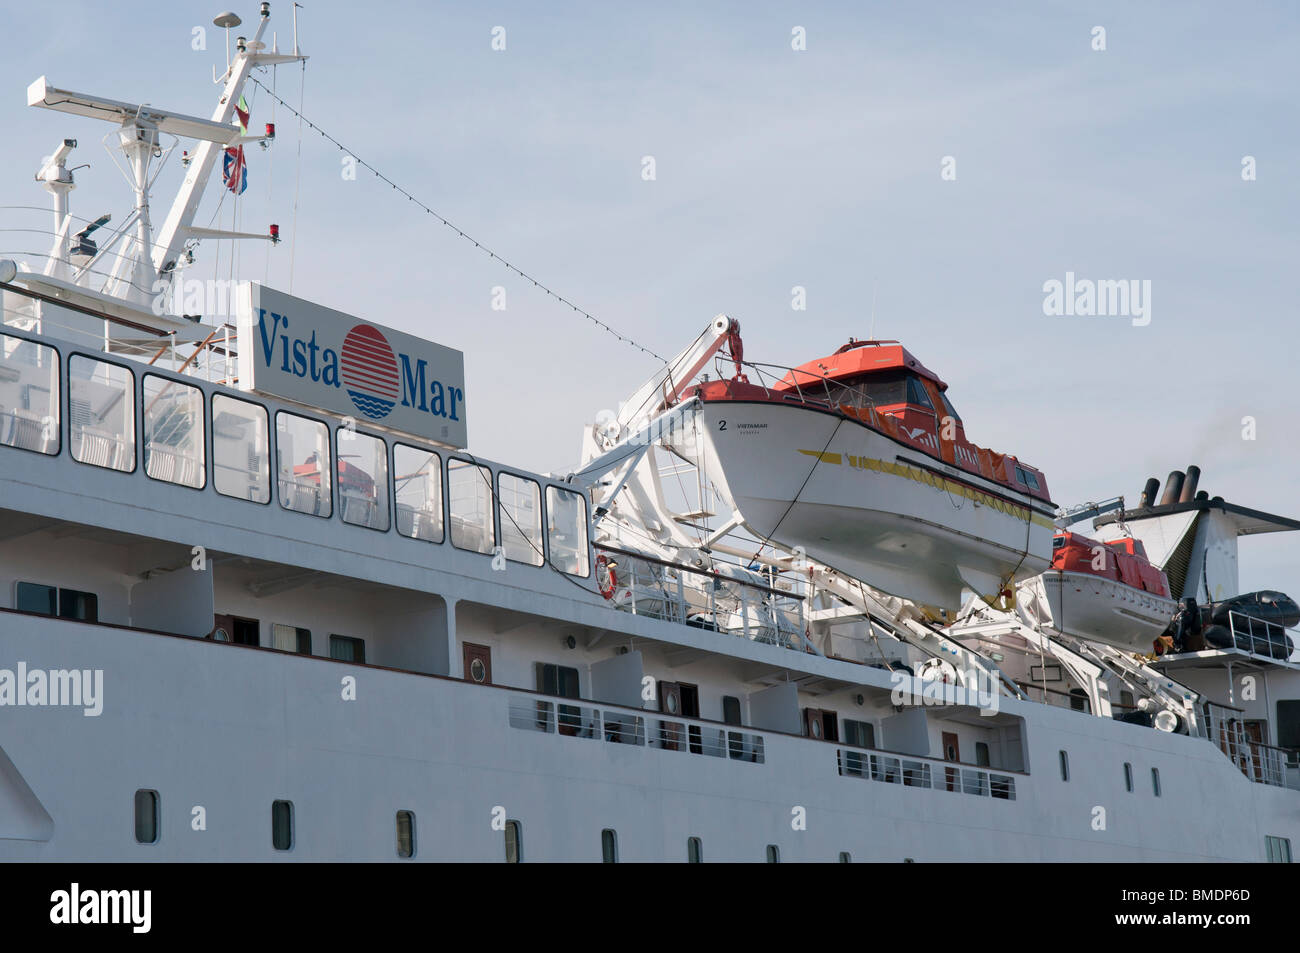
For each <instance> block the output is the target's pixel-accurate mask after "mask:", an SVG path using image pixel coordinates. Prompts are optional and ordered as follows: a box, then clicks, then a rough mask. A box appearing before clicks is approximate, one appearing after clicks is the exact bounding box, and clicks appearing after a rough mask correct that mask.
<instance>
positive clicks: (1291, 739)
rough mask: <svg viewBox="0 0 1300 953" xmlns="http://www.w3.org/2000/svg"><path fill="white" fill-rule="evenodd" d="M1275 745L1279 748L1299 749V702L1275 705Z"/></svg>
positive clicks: (1285, 702)
mask: <svg viewBox="0 0 1300 953" xmlns="http://www.w3.org/2000/svg"><path fill="white" fill-rule="evenodd" d="M1277 744H1278V747H1280V748H1300V700H1295V699H1292V700H1290V701H1280V702H1278V703H1277Z"/></svg>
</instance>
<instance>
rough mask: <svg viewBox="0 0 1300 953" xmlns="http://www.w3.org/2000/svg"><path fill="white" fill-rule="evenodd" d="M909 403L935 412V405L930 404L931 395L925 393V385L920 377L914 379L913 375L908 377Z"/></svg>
mask: <svg viewBox="0 0 1300 953" xmlns="http://www.w3.org/2000/svg"><path fill="white" fill-rule="evenodd" d="M907 402H908V403H909V404H919V405H920V406H922V407H928V408H929V409H930V410H934V404H932V403H930V395H929V394H927V393H926V392H925V385H924V384H922V383H921V379H920V378H919V377H913V376H912V375H911V374H909V375H907Z"/></svg>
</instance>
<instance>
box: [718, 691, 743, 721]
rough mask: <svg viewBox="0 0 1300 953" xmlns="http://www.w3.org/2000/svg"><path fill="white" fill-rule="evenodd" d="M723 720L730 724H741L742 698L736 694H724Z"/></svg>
mask: <svg viewBox="0 0 1300 953" xmlns="http://www.w3.org/2000/svg"><path fill="white" fill-rule="evenodd" d="M722 721H723V723H724V724H728V725H739V724H740V723H741V721H740V699H739V698H737V697H736V696H735V695H723V696H722Z"/></svg>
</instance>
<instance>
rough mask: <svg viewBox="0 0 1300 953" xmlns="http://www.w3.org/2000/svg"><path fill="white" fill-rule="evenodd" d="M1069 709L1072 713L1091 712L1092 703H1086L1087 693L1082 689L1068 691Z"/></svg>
mask: <svg viewBox="0 0 1300 953" xmlns="http://www.w3.org/2000/svg"><path fill="white" fill-rule="evenodd" d="M1070 709H1071V710H1072V711H1084V712H1087V711H1092V703H1091V702H1090V701H1088V693H1087V692H1085V691H1084V690H1083V689H1082V688H1072V689H1070Z"/></svg>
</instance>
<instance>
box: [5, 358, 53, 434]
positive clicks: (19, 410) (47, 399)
mask: <svg viewBox="0 0 1300 953" xmlns="http://www.w3.org/2000/svg"><path fill="white" fill-rule="evenodd" d="M0 444H3V445H4V446H7V447H17V448H19V449H21V450H34V451H36V452H37V453H47V454H57V453H58V452H59V355H58V352H57V351H55V350H54V348H52V347H46V346H45V345H44V344H37V343H35V342H34V341H25V340H23V339H22V338H17V337H14V336H12V335H9V334H0Z"/></svg>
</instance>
